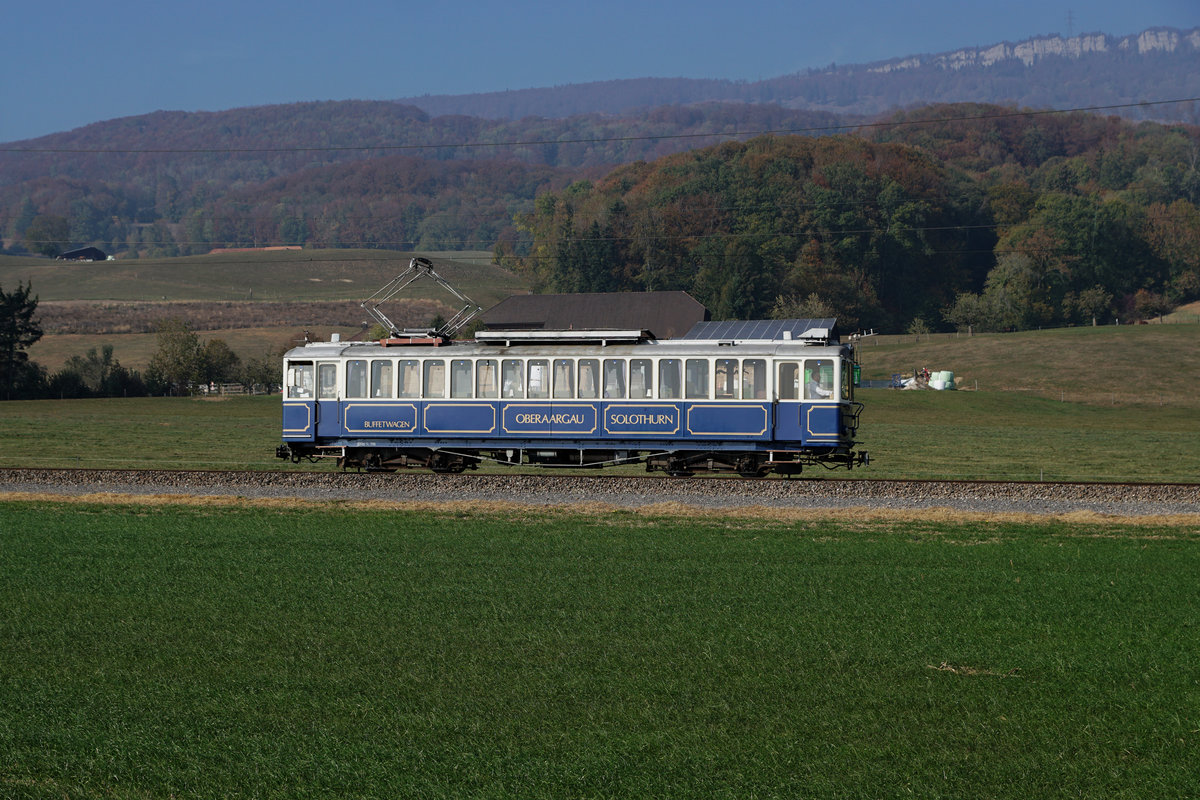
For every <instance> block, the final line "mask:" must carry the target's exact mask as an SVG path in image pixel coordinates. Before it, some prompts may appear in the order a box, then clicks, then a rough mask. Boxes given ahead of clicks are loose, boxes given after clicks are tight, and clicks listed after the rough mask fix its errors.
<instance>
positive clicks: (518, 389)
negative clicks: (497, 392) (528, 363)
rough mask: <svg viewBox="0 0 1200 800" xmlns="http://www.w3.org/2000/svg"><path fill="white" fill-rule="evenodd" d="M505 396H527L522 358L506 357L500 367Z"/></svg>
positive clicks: (503, 394)
mask: <svg viewBox="0 0 1200 800" xmlns="http://www.w3.org/2000/svg"><path fill="white" fill-rule="evenodd" d="M500 370H501V372H500V377H501V384H502V387H503V388H502V389H501V392H502V396H503V397H524V396H525V372H524V370H522V369H521V360H520V359H517V358H506V359H505V360H504V362H503V363H502V365H501V368H500Z"/></svg>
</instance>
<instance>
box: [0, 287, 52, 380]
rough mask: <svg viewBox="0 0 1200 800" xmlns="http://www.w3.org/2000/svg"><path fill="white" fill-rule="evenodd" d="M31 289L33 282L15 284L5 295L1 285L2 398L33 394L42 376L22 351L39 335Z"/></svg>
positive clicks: (36, 302) (35, 307)
mask: <svg viewBox="0 0 1200 800" xmlns="http://www.w3.org/2000/svg"><path fill="white" fill-rule="evenodd" d="M32 289H33V284H32V283H30V284H28V285H25V286H23V285H21V284H20V283H18V284H17V290H16V291H15V292H12V293H8V294H6V293H5V292H4V287H2V286H0V393H3V396H4V399H5V400H9V399H12V398H14V397H29V396H32V395H33V394H35V393H36V390H37V385H38V383H39V378H40V375H41V370H40V368H39V367H38V366H37V365H36V364H34V363H33V362H31V361H30V360H29V354H28V353H26V352H25V350H26V348H28V347H30V346H32V345H33V344H34V343H35V342H37V341H38V340H39V339H41V338H42V326H41V323H40V320H36V319H34V316H33V315H34V312H36V311H37V304H38V299H37V295H34V296H33V297H32V298H31V297H30V296H29V294H30V292H31V291H32Z"/></svg>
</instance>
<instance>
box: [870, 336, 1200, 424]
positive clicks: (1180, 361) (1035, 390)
mask: <svg viewBox="0 0 1200 800" xmlns="http://www.w3.org/2000/svg"><path fill="white" fill-rule="evenodd" d="M859 359H860V361H861V362H862V365H863V378H867V379H876V380H881V379H887V378H889V377H890V376H891V375H892V374H893V373H902V374H906V375H912V373H913V370H914V369H920V368H922V367H928V368H929V370H930V371H937V370H949V371H951V372H953V373H954V374H955V379H956V381H957V382H958V384H959V386H960V388H963V389H968V390H973V389H976V388H978V389H979V390H981V391H1004V392H1021V393H1026V394H1030V395H1033V396H1037V397H1045V398H1051V399H1056V400H1067V401H1073V402H1085V403H1092V404H1098V405H1113V404H1118V405H1119V404H1125V403H1137V404H1144V405H1151V406H1153V405H1157V404H1159V403H1161V404H1163V405H1167V406H1186V407H1190V408H1200V324H1196V323H1184V324H1169V325H1157V324H1156V325H1121V326H1115V325H1109V326H1104V327H1098V328H1092V327H1081V328H1058V329H1055V330H1046V331H1024V332H1021V333H989V334H976V335H975V336H970V337H968V336H966V335H956V334H936V335H932V336H923V337H921V338H920V340H919V341H917V340H916V339H915V337H913V336H880V337H869V338H867V339H864V340H862V343H861V345H860V349H859Z"/></svg>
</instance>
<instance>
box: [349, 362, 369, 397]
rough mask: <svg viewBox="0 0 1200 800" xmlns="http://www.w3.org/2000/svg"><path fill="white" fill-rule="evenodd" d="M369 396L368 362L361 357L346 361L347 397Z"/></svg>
mask: <svg viewBox="0 0 1200 800" xmlns="http://www.w3.org/2000/svg"><path fill="white" fill-rule="evenodd" d="M366 396H367V362H366V361H362V360H359V359H354V360H353V361H347V362H346V397H366Z"/></svg>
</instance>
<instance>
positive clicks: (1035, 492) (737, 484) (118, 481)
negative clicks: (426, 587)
mask: <svg viewBox="0 0 1200 800" xmlns="http://www.w3.org/2000/svg"><path fill="white" fill-rule="evenodd" d="M0 492H28V493H38V494H51V495H64V496H72V495H74V496H78V495H84V494H112V495H191V496H220V497H245V498H295V499H297V500H322V501H328V500H341V501H356V500H379V501H390V502H396V503H404V502H411V501H422V502H444V503H456V502H471V501H505V502H513V503H518V504H527V505H535V506H547V505H549V506H569V505H576V504H582V503H600V504H604V505H611V506H616V507H625V508H637V507H643V506H652V505H661V504H679V505H683V506H693V507H698V508H739V507H750V506H763V507H770V508H792V509H819V508H864V507H865V508H876V509H921V508H951V509H956V510H962V511H977V512H994V513H995V512H1005V513H1028V514H1045V515H1057V514H1065V513H1071V512H1078V511H1091V512H1096V513H1101V514H1111V515H1116V516H1131V517H1138V516H1159V515H1177V514H1200V484H1103V483H1087V484H1083V483H1005V482H959V481H871V480H811V479H791V480H776V479H768V480H746V479H737V478H718V479H714V478H666V477H657V476H648V477H644V478H643V477H626V476H620V477H618V476H604V475H597V476H563V475H553V474H549V475H524V474H511V475H491V474H488V475H474V474H463V475H434V474H431V473H425V472H414V473H396V474H388V473H370V474H367V473H362V474H360V473H340V472H336V473H334V472H249V471H245V472H241V471H227V472H189V471H164V470H41V469H16V470H0Z"/></svg>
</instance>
